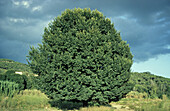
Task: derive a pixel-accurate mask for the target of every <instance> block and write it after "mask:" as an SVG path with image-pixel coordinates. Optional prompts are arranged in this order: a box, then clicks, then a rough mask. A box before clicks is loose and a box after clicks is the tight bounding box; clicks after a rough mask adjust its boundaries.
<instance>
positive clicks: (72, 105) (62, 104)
mask: <svg viewBox="0 0 170 111" xmlns="http://www.w3.org/2000/svg"><path fill="white" fill-rule="evenodd" d="M49 103H50V104H51V106H52V107H56V108H59V109H61V110H74V109H77V110H78V109H80V108H81V107H83V103H82V102H72V101H61V100H52V101H50V102H49Z"/></svg>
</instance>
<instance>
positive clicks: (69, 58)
mask: <svg viewBox="0 0 170 111" xmlns="http://www.w3.org/2000/svg"><path fill="white" fill-rule="evenodd" d="M132 58H133V56H132V54H131V52H130V48H129V45H128V44H127V43H126V42H125V41H123V40H122V39H121V37H120V33H119V32H117V31H116V30H115V28H114V25H113V24H112V23H111V21H110V20H109V19H108V18H105V17H104V16H103V14H102V13H100V12H99V11H97V10H94V11H91V10H90V9H80V8H78V9H73V10H70V9H67V10H66V11H64V12H63V13H62V15H61V16H58V17H57V18H55V19H54V20H53V21H52V22H51V23H50V24H49V27H48V28H45V30H44V35H43V40H42V44H39V45H38V47H37V48H35V47H31V51H30V52H29V56H28V63H29V65H30V66H31V68H32V70H33V72H34V73H37V74H38V75H39V76H38V77H36V78H37V80H38V81H39V82H37V83H39V89H41V90H42V91H44V92H45V93H46V94H47V95H48V96H49V97H51V98H52V99H58V100H63V101H72V102H83V104H84V105H100V104H108V103H109V102H111V101H113V100H119V99H120V98H122V97H123V96H124V95H125V94H127V93H128V92H129V91H131V89H132V86H131V85H130V84H128V80H129V77H130V68H131V65H132Z"/></svg>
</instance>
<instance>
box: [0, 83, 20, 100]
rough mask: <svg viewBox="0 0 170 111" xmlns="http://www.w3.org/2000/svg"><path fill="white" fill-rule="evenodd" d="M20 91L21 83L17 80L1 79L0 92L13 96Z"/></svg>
mask: <svg viewBox="0 0 170 111" xmlns="http://www.w3.org/2000/svg"><path fill="white" fill-rule="evenodd" d="M18 91H19V85H18V84H17V83H15V82H9V81H0V94H3V95H5V96H9V97H13V96H14V94H15V93H17V92H18Z"/></svg>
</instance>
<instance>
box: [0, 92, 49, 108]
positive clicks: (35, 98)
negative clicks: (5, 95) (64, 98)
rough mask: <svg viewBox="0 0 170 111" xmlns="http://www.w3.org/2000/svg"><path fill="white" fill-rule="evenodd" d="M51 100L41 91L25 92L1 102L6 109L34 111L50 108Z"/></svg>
mask: <svg viewBox="0 0 170 111" xmlns="http://www.w3.org/2000/svg"><path fill="white" fill-rule="evenodd" d="M48 102H49V99H48V97H47V96H46V95H45V94H44V93H41V91H39V90H24V91H21V92H20V94H18V95H15V96H14V97H13V98H9V99H6V100H4V102H1V105H0V106H1V107H2V108H6V109H16V110H17V109H26V110H33V109H39V108H43V109H44V108H47V107H50V104H49V103H48Z"/></svg>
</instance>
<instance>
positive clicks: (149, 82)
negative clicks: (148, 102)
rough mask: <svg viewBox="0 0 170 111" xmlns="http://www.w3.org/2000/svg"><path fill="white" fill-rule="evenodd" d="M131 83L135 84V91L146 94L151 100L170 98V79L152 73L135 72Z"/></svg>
mask: <svg viewBox="0 0 170 111" xmlns="http://www.w3.org/2000/svg"><path fill="white" fill-rule="evenodd" d="M130 81H131V82H132V83H134V84H135V86H134V88H133V90H134V91H138V92H140V93H143V92H146V93H147V94H148V96H149V97H150V98H162V95H167V96H168V98H170V78H165V77H161V76H156V75H154V74H151V73H150V72H143V73H138V72H133V73H132V74H131V78H130Z"/></svg>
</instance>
